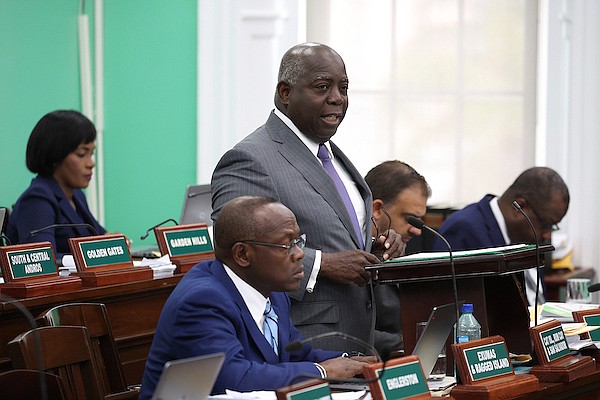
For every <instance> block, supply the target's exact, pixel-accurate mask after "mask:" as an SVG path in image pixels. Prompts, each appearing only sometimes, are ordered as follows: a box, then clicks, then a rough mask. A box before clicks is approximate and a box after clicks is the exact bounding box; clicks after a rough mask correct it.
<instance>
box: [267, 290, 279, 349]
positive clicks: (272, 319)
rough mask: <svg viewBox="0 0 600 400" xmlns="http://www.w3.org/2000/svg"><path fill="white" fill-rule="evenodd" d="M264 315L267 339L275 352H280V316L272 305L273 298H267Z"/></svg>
mask: <svg viewBox="0 0 600 400" xmlns="http://www.w3.org/2000/svg"><path fill="white" fill-rule="evenodd" d="M263 315H264V316H265V322H264V323H263V331H264V335H265V339H267V342H269V344H270V345H271V347H272V348H273V350H274V351H275V354H279V336H278V335H279V327H278V325H277V320H278V319H279V317H277V314H275V310H274V309H273V307H272V306H271V300H269V299H267V306H266V307H265V312H264V313H263Z"/></svg>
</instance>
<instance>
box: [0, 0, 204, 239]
mask: <svg viewBox="0 0 600 400" xmlns="http://www.w3.org/2000/svg"><path fill="white" fill-rule="evenodd" d="M85 4H86V12H87V13H88V14H89V15H90V22H91V25H93V23H92V21H93V15H92V11H93V1H91V0H88V1H86V2H85ZM78 7H79V1H77V0H70V1H67V0H0V136H1V144H0V162H1V165H0V171H1V172H2V173H0V204H2V205H12V203H14V201H15V200H16V199H17V197H18V196H19V194H20V193H21V192H22V191H23V190H24V189H25V188H26V187H27V185H28V184H29V181H30V179H31V177H32V176H33V175H32V174H31V173H29V171H27V169H26V167H25V161H24V159H25V146H26V144H27V139H28V137H29V133H30V132H31V129H32V128H33V126H34V125H35V123H36V122H37V120H38V119H39V118H40V117H41V116H42V115H44V114H45V113H47V112H49V111H52V110H54V109H58V108H72V109H77V110H81V105H80V95H79V63H78V58H77V57H78V47H77V46H78V45H77V12H78ZM92 38H93V33H92ZM104 85H105V90H104V97H105V102H104V107H105V119H104V120H105V131H104V185H105V219H106V221H105V227H106V228H107V229H108V230H110V231H120V232H122V233H124V234H126V235H127V236H128V237H130V238H131V239H133V240H134V245H136V244H138V245H140V244H146V243H145V242H141V241H140V240H139V236H140V235H142V234H143V233H144V232H145V231H146V229H148V228H149V227H150V226H152V225H155V224H157V223H159V222H161V221H163V220H165V219H167V218H174V219H176V220H177V219H179V214H180V211H181V205H182V202H183V196H184V190H185V187H186V185H188V184H191V183H194V182H195V180H196V171H195V169H196V155H195V154H196V0H178V1H176V2H173V1H168V0H155V1H149V0H104ZM151 238H152V236H151ZM147 241H148V242H149V241H150V239H147Z"/></svg>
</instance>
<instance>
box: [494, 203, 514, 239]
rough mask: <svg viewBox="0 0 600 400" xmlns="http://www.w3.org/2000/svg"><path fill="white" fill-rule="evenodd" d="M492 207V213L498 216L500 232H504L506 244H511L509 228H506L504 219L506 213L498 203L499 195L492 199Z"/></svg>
mask: <svg viewBox="0 0 600 400" xmlns="http://www.w3.org/2000/svg"><path fill="white" fill-rule="evenodd" d="M490 208H491V209H492V213H493V214H494V217H495V218H496V222H498V226H499V227H500V232H502V237H503V238H504V242H505V243H506V244H510V239H509V238H508V229H506V221H505V220H504V215H502V211H500V206H499V205H498V198H497V197H494V198H493V199H491V200H490Z"/></svg>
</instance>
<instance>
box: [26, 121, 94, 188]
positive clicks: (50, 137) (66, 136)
mask: <svg viewBox="0 0 600 400" xmlns="http://www.w3.org/2000/svg"><path fill="white" fill-rule="evenodd" d="M94 140H96V128H95V127H94V124H93V123H92V121H90V120H89V119H88V118H87V117H86V116H85V115H83V114H81V113H80V112H78V111H74V110H57V111H53V112H51V113H48V114H46V115H44V116H43V117H42V118H41V119H40V120H39V121H38V123H37V124H36V125H35V127H34V128H33V131H31V135H30V136H29V141H28V142H27V151H26V156H25V160H26V163H27V168H28V169H29V170H30V171H31V172H33V173H36V174H39V175H41V176H46V177H50V176H52V174H53V173H54V169H55V168H56V165H57V164H59V163H60V162H61V161H62V160H64V159H65V157H67V156H68V155H69V153H71V152H72V151H75V149H77V147H78V146H79V145H81V144H87V143H91V142H93V141H94Z"/></svg>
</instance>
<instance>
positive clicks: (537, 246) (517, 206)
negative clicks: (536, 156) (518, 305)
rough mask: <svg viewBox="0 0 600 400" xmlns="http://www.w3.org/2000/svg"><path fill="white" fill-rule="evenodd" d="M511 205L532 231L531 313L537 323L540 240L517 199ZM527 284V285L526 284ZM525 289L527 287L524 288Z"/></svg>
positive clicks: (535, 323)
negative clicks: (533, 271)
mask: <svg viewBox="0 0 600 400" xmlns="http://www.w3.org/2000/svg"><path fill="white" fill-rule="evenodd" d="M512 206H513V208H514V209H515V210H517V211H518V212H520V213H521V215H522V216H523V217H524V218H525V220H526V221H527V223H528V224H529V227H530V228H531V231H532V232H533V237H534V238H535V262H536V267H535V304H534V305H533V313H534V316H533V318H534V325H535V326H537V324H538V297H539V295H540V241H539V240H538V236H537V232H536V231H535V228H534V227H533V222H531V219H529V216H528V215H527V213H526V212H525V211H524V210H523V208H522V207H521V205H520V204H519V203H518V202H517V200H513V202H512ZM526 286H527V285H526ZM525 290H527V288H525Z"/></svg>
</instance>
